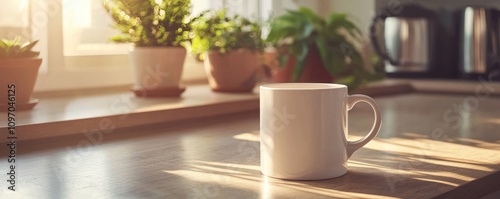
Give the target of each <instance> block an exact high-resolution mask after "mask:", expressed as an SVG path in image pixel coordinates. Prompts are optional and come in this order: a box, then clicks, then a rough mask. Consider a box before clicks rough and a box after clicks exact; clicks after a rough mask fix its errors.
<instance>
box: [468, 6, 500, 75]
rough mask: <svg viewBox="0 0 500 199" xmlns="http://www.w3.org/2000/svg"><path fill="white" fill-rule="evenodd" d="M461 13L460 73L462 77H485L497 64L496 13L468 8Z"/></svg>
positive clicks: (477, 8)
mask: <svg viewBox="0 0 500 199" xmlns="http://www.w3.org/2000/svg"><path fill="white" fill-rule="evenodd" d="M462 12H463V13H462V16H461V17H462V24H461V27H460V29H461V36H460V38H461V48H460V54H461V55H462V56H461V57H460V72H461V73H462V75H463V76H467V75H469V76H473V75H486V74H487V73H489V72H490V71H491V70H492V69H493V67H495V65H497V64H498V56H499V41H498V39H499V37H500V35H499V34H498V29H497V28H498V24H495V21H496V20H497V19H496V18H497V17H496V15H497V14H496V13H497V11H495V10H493V9H489V8H484V7H472V6H469V7H466V8H465V9H463V11H462Z"/></svg>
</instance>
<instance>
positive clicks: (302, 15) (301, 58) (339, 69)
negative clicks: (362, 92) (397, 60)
mask: <svg viewBox="0 0 500 199" xmlns="http://www.w3.org/2000/svg"><path fill="white" fill-rule="evenodd" d="M270 27H271V30H270V32H269V35H268V37H267V41H269V42H270V43H272V44H273V45H274V46H275V48H276V49H277V50H276V52H275V53H276V54H277V55H276V59H278V61H279V65H280V66H281V67H282V68H281V69H280V70H278V71H277V72H276V74H275V76H274V80H275V81H276V82H325V83H331V82H333V81H334V80H335V82H340V83H344V84H347V85H348V86H349V88H350V89H351V88H353V89H354V88H356V87H358V86H359V85H361V84H363V83H365V82H366V81H369V80H372V79H378V78H380V76H381V75H380V74H375V73H372V72H368V71H367V70H365V67H364V64H365V63H364V60H363V57H362V56H361V54H360V52H359V51H358V49H357V48H356V42H357V41H361V40H362V39H361V38H360V37H361V32H360V31H359V29H358V28H357V27H356V25H354V24H353V23H352V22H351V21H350V20H349V19H348V17H347V15H345V14H339V13H333V14H331V15H329V16H328V17H327V18H326V19H325V18H322V17H320V16H318V15H317V14H315V13H314V12H313V11H312V10H310V9H308V8H305V7H300V8H299V10H297V11H294V10H289V11H287V13H285V14H284V15H281V16H279V17H277V18H275V19H273V21H272V22H271V24H270Z"/></svg>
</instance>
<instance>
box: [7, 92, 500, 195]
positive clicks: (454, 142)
mask: <svg viewBox="0 0 500 199" xmlns="http://www.w3.org/2000/svg"><path fill="white" fill-rule="evenodd" d="M472 99H474V96H473V95H440V94H419V93H412V94H405V95H393V96H385V97H378V98H376V101H377V103H378V104H379V106H380V108H381V111H382V117H383V121H384V123H383V126H382V129H381V131H380V133H379V135H378V136H377V138H375V139H374V140H373V141H372V142H370V143H369V144H368V145H366V146H365V147H364V148H362V149H360V150H358V151H357V152H356V153H354V155H353V156H352V158H351V159H350V160H349V162H348V165H349V171H348V173H347V174H346V175H344V176H342V177H339V178H335V179H330V180H323V181H284V180H277V179H272V178H267V177H263V176H262V175H261V173H260V171H259V164H260V163H259V142H258V140H259V137H258V136H259V115H258V112H257V111H250V112H245V113H237V114H231V115H226V116H217V117H211V118H206V119H196V120H189V121H182V122H169V123H165V124H162V125H156V126H149V127H147V128H146V127H134V128H131V129H126V130H116V131H115V132H112V133H107V132H105V133H101V134H98V133H94V134H88V135H87V136H85V135H83V134H76V135H69V136H64V137H57V138H48V139H40V140H26V141H20V142H19V143H18V149H17V152H18V162H17V172H18V175H17V179H18V181H17V188H18V191H16V192H11V191H8V190H7V189H6V188H7V183H6V182H5V180H2V183H1V185H2V187H0V198H38V199H44V198H96V199H97V198H331V197H336V198H429V197H436V196H439V197H444V198H446V197H448V198H460V197H472V198H477V197H480V196H482V195H484V194H486V193H490V192H493V191H495V190H499V189H500V187H499V186H498V184H500V175H499V173H498V172H499V171H500V153H499V150H500V131H499V130H498V129H500V110H499V108H498V107H500V100H499V98H498V97H493V96H490V97H488V98H486V99H483V98H482V99H477V100H478V101H477V102H478V103H477V106H474V107H472V108H471V109H462V108H461V107H463V105H464V103H470V102H472V101H468V100H472ZM469 105H471V104H469ZM472 105H473V104H472ZM457 107H458V108H457ZM469 108H470V107H469ZM368 110H370V109H369V108H368V107H366V106H356V108H355V109H354V110H353V111H351V112H350V115H349V117H350V118H351V119H350V120H349V122H350V123H349V129H350V136H349V137H350V139H355V138H359V137H360V136H363V134H364V132H366V131H368V129H369V128H370V127H371V123H372V118H371V117H372V113H371V112H369V111H368ZM455 110H458V112H454V111H455ZM355 118H356V119H355ZM457 118H461V119H457ZM0 156H1V157H2V159H1V161H0V168H1V169H2V170H3V171H5V170H6V169H7V161H6V158H5V157H6V156H7V154H6V149H5V147H3V148H2V150H0ZM3 176H6V175H5V174H4V175H3ZM4 178H5V177H4ZM474 180H479V181H474ZM459 186H460V187H459ZM457 187H458V188H457ZM442 194H444V195H442Z"/></svg>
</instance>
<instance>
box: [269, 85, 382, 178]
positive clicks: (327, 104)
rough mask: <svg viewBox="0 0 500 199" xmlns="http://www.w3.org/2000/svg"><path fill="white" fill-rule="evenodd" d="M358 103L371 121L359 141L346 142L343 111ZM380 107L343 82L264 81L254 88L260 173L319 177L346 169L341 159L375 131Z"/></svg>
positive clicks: (378, 127)
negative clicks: (366, 106) (257, 100)
mask: <svg viewBox="0 0 500 199" xmlns="http://www.w3.org/2000/svg"><path fill="white" fill-rule="evenodd" d="M358 102H366V103H368V104H369V105H371V107H372V108H373V110H374V114H375V122H374V124H373V127H372V129H371V131H370V132H369V133H368V134H367V135H366V136H365V137H364V138H362V139H360V140H357V141H354V142H352V141H347V132H348V131H347V126H348V123H347V118H348V117H347V113H348V111H349V110H350V109H351V108H352V107H353V106H354V105H355V104H356V103H358ZM380 125H381V117H380V111H379V109H378V107H377V105H376V104H375V101H374V100H373V99H372V98H370V97H368V96H365V95H348V94H347V86H345V85H341V84H322V83H284V84H267V85H263V86H261V87H260V128H261V131H260V151H261V152H260V158H261V159H260V160H261V171H262V174H264V175H266V176H269V177H274V178H280V179H288V180H321V179H329V178H335V177H339V176H342V175H344V174H345V173H347V160H348V159H349V157H351V155H352V154H353V153H354V151H356V150H357V149H359V148H361V147H362V146H364V145H365V144H367V143H368V142H369V141H370V140H372V139H373V138H374V137H375V136H376V135H377V133H378V131H379V130H380Z"/></svg>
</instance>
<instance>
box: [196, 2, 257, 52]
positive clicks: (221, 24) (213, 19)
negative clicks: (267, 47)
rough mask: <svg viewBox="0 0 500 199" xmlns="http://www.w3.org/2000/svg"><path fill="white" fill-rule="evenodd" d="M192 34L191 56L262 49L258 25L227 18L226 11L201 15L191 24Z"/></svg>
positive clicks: (239, 19) (242, 19)
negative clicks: (213, 52) (214, 52)
mask: <svg viewBox="0 0 500 199" xmlns="http://www.w3.org/2000/svg"><path fill="white" fill-rule="evenodd" d="M193 33H194V37H193V40H192V43H191V44H192V46H191V47H192V49H191V50H192V53H193V54H201V53H203V52H206V51H209V50H214V51H218V52H220V53H226V52H228V51H231V50H235V49H249V50H252V51H262V50H263V49H264V41H263V39H262V30H261V27H260V25H259V24H258V23H256V22H252V21H250V20H249V19H247V18H244V17H241V16H238V15H235V16H233V17H228V16H227V13H226V10H220V11H218V12H204V13H202V14H201V15H200V17H199V18H198V19H197V20H196V21H195V22H193Z"/></svg>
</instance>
